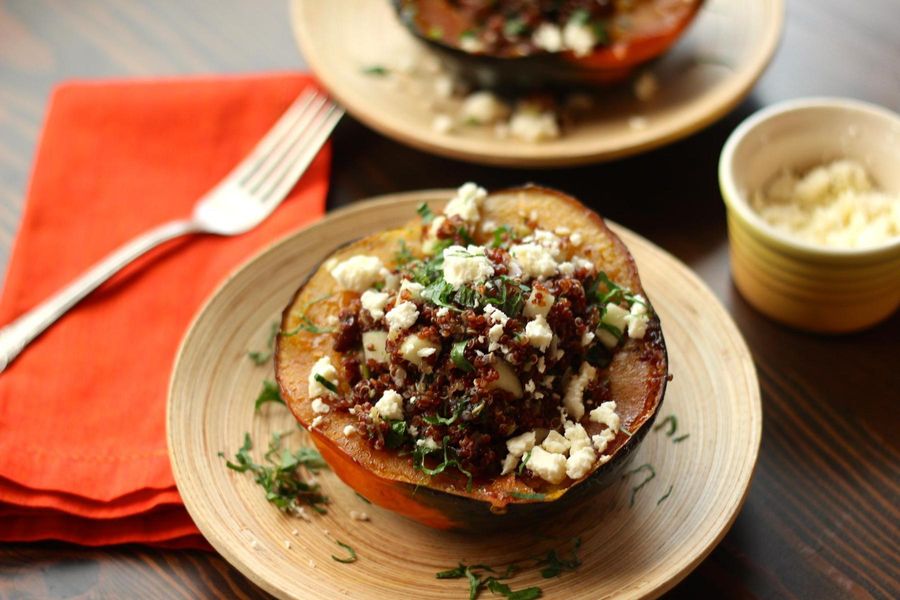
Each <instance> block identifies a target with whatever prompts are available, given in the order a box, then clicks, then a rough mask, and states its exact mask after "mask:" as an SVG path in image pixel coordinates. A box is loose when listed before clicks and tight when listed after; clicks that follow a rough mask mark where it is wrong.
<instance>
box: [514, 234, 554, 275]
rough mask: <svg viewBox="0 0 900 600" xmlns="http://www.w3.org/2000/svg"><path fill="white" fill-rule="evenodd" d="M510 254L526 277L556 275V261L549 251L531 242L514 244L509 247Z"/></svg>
mask: <svg viewBox="0 0 900 600" xmlns="http://www.w3.org/2000/svg"><path fill="white" fill-rule="evenodd" d="M509 253H510V255H511V256H512V257H513V258H514V259H515V261H516V263H518V265H519V266H520V267H521V269H522V272H523V273H524V274H525V275H527V276H528V277H536V278H537V277H552V276H553V275H556V272H557V263H556V260H554V259H553V256H552V255H551V254H550V252H549V251H548V250H547V249H546V248H544V247H543V246H541V245H539V244H535V243H533V242H531V243H527V244H516V245H514V246H512V247H511V248H510V249H509Z"/></svg>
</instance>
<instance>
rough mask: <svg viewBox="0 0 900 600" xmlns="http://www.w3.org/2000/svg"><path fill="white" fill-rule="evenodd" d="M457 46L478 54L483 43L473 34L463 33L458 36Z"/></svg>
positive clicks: (482, 47)
mask: <svg viewBox="0 0 900 600" xmlns="http://www.w3.org/2000/svg"><path fill="white" fill-rule="evenodd" d="M459 47H460V48H461V49H462V50H463V51H464V52H468V53H469V54H478V53H479V52H483V51H484V44H483V43H481V40H479V39H478V37H476V36H475V35H466V34H463V35H462V36H460V38H459Z"/></svg>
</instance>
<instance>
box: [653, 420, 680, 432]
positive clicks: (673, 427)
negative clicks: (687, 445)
mask: <svg viewBox="0 0 900 600" xmlns="http://www.w3.org/2000/svg"><path fill="white" fill-rule="evenodd" d="M666 425H668V426H669V427H668V429H667V430H666V436H667V437H672V436H673V435H674V434H675V432H676V431H678V417H676V416H675V415H669V416H668V417H666V418H665V419H663V420H662V421H660V422H659V423H657V424H656V425H654V426H653V431H659V430H660V429H662V428H663V427H665V426H666Z"/></svg>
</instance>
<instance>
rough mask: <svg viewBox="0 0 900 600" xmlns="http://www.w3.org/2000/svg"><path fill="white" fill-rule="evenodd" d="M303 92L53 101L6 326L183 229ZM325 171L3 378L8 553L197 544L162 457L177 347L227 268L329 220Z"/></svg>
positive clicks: (103, 292) (109, 89)
mask: <svg viewBox="0 0 900 600" xmlns="http://www.w3.org/2000/svg"><path fill="white" fill-rule="evenodd" d="M308 85H315V84H314V83H313V82H312V80H311V79H310V78H309V77H307V76H304V75H297V74H274V75H266V76H252V77H228V78H192V79H173V80H163V81H124V82H78V83H69V84H64V85H62V86H60V87H59V88H57V89H56V90H55V92H54V93H53V96H52V98H51V101H50V108H49V111H48V115H47V118H46V122H45V125H44V131H43V134H42V137H41V142H40V146H39V150H38V152H37V158H36V161H35V164H34V171H33V174H32V177H31V184H30V188H29V191H28V198H27V203H26V206H25V213H24V216H23V218H22V224H21V229H20V231H19V234H18V237H17V239H16V242H15V247H14V250H13V254H12V259H11V262H10V265H9V270H8V274H7V277H6V282H5V285H4V289H3V296H2V299H0V323H6V322H8V321H10V320H12V319H14V318H15V317H17V316H19V315H20V314H22V313H23V312H24V311H26V310H28V309H30V308H32V307H33V306H35V305H36V304H37V303H38V302H40V301H41V300H43V299H45V298H46V297H47V296H49V295H50V294H52V293H53V292H55V291H57V290H58V289H59V288H60V287H62V286H63V285H64V284H66V283H68V282H70V281H71V280H72V279H73V278H74V277H75V276H77V275H79V274H81V273H82V272H83V271H84V270H85V269H86V268H87V267H89V266H90V265H91V264H92V263H94V262H96V261H97V260H99V259H101V258H102V257H103V256H105V255H106V254H107V253H108V252H110V251H111V250H113V249H115V248H116V247H117V246H119V245H121V244H122V243H124V242H127V241H128V240H130V239H131V238H132V237H134V236H135V235H138V234H140V233H142V232H144V231H146V230H147V229H149V228H151V227H153V226H155V225H158V224H160V223H163V222H165V221H168V220H171V219H176V218H184V217H187V216H188V215H190V213H191V209H192V207H193V205H194V203H195V202H196V201H197V199H198V198H199V197H200V196H201V195H202V194H203V193H204V192H206V191H207V190H208V189H210V188H211V187H212V186H213V185H214V184H215V183H216V182H217V181H218V180H219V179H220V178H222V177H223V176H224V175H225V174H226V173H227V172H228V171H229V170H230V169H231V168H232V167H233V166H234V165H235V164H237V163H238V162H239V161H240V160H241V159H242V158H243V157H244V156H245V155H246V154H247V153H248V152H249V150H250V149H251V148H252V146H253V145H254V144H255V143H256V142H257V141H258V140H259V139H260V137H262V136H263V135H264V134H265V132H266V131H267V130H268V129H269V128H270V127H271V126H272V124H273V123H274V122H275V121H276V120H277V119H278V117H279V116H280V115H281V114H282V112H283V111H284V110H285V109H286V107H287V106H288V105H289V104H290V102H291V101H292V100H293V99H294V98H295V97H296V96H297V95H298V93H299V92H300V91H301V90H302V89H303V88H304V87H305V86H308ZM329 164H330V152H329V149H328V148H327V147H326V148H325V149H324V150H323V151H322V152H321V153H320V154H319V156H318V158H317V159H316V160H315V161H314V162H313V164H312V165H311V166H310V168H309V170H308V172H307V173H306V174H305V175H304V177H303V178H302V179H301V181H300V183H299V184H298V185H297V187H296V188H295V189H294V190H293V192H292V193H291V195H290V196H289V197H288V199H287V200H286V201H285V202H284V204H283V205H282V206H280V207H279V208H278V210H277V211H276V212H275V213H274V215H272V216H271V217H270V218H269V219H268V220H266V221H265V222H264V223H263V224H262V225H260V226H259V227H257V228H256V229H254V230H253V231H251V232H249V233H247V234H244V235H241V236H237V237H233V238H222V237H215V236H192V237H188V238H182V239H179V240H177V241H174V242H170V243H169V244H167V245H165V246H163V247H162V248H158V249H156V250H154V251H153V252H152V253H151V254H149V255H147V256H145V257H143V258H142V259H140V260H139V261H138V262H137V263H136V264H134V265H131V266H130V267H128V268H127V269H126V270H125V271H123V272H122V273H119V274H118V275H117V276H116V277H115V278H113V279H112V280H111V281H109V282H107V283H106V284H105V285H103V286H102V287H101V288H100V289H98V290H97V291H96V292H94V293H93V294H92V295H91V296H89V297H88V298H87V299H86V300H85V301H83V302H82V303H81V304H80V305H79V306H77V307H76V308H75V309H74V310H73V311H71V312H70V313H69V314H68V315H66V316H65V317H63V318H62V319H61V320H60V321H59V322H57V324H55V325H54V326H52V327H51V328H50V329H49V330H48V331H47V332H45V333H44V334H43V335H42V336H41V337H40V338H38V339H37V340H36V341H35V342H33V343H32V344H31V346H30V347H28V348H26V350H25V351H24V352H23V353H22V354H21V355H20V356H19V358H18V359H17V360H16V361H14V362H13V363H12V364H11V365H10V366H9V367H8V368H7V370H6V372H4V373H3V374H0V514H3V515H4V516H3V519H2V520H3V525H2V526H0V540H36V539H61V540H66V541H72V542H76V543H80V544H86V545H101V544H112V543H126V542H138V543H153V544H162V545H170V546H192V545H198V544H197V542H196V540H197V539H198V538H197V530H196V529H195V528H194V526H193V524H192V523H191V522H190V520H189V519H188V518H187V514H186V512H185V511H184V508H183V507H182V506H181V504H180V498H179V497H178V494H177V490H176V489H175V487H174V481H173V478H172V473H171V470H170V468H169V459H168V456H167V453H166V441H165V422H164V413H165V401H166V389H167V385H168V379H169V373H170V370H171V367H172V361H173V359H174V356H175V352H176V349H177V348H178V344H179V343H180V341H181V338H182V336H183V335H184V333H185V330H186V328H187V326H188V324H189V323H190V321H191V319H192V317H193V316H194V314H195V313H196V311H197V310H198V308H199V307H200V305H201V304H202V302H203V301H204V299H205V298H206V297H207V296H208V295H209V294H210V293H211V292H212V290H213V289H214V288H215V286H216V285H217V284H218V283H219V282H220V281H221V280H222V279H223V278H224V277H225V276H226V275H227V274H228V273H229V272H230V271H232V270H233V269H234V268H235V267H236V266H237V265H239V264H240V263H242V262H243V261H245V260H246V259H248V258H249V257H250V256H251V255H253V254H254V253H255V252H256V251H258V250H259V249H261V248H262V247H263V246H265V245H267V244H269V243H270V242H272V241H273V240H275V239H277V238H279V237H281V236H282V235H283V234H285V233H287V232H289V231H291V230H294V229H296V228H298V227H300V226H301V225H304V224H306V223H309V222H311V221H313V220H314V219H316V218H318V217H319V216H320V215H321V214H322V213H323V212H324V207H325V195H326V192H327V187H328V172H329ZM198 426H199V425H198ZM185 540H187V541H185Z"/></svg>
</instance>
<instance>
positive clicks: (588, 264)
mask: <svg viewBox="0 0 900 600" xmlns="http://www.w3.org/2000/svg"><path fill="white" fill-rule="evenodd" d="M572 264H573V265H575V268H576V269H584V270H585V271H588V272H591V271H593V270H594V262H593V261H590V260H588V259H586V258H582V257H580V256H575V257H573V258H572Z"/></svg>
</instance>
